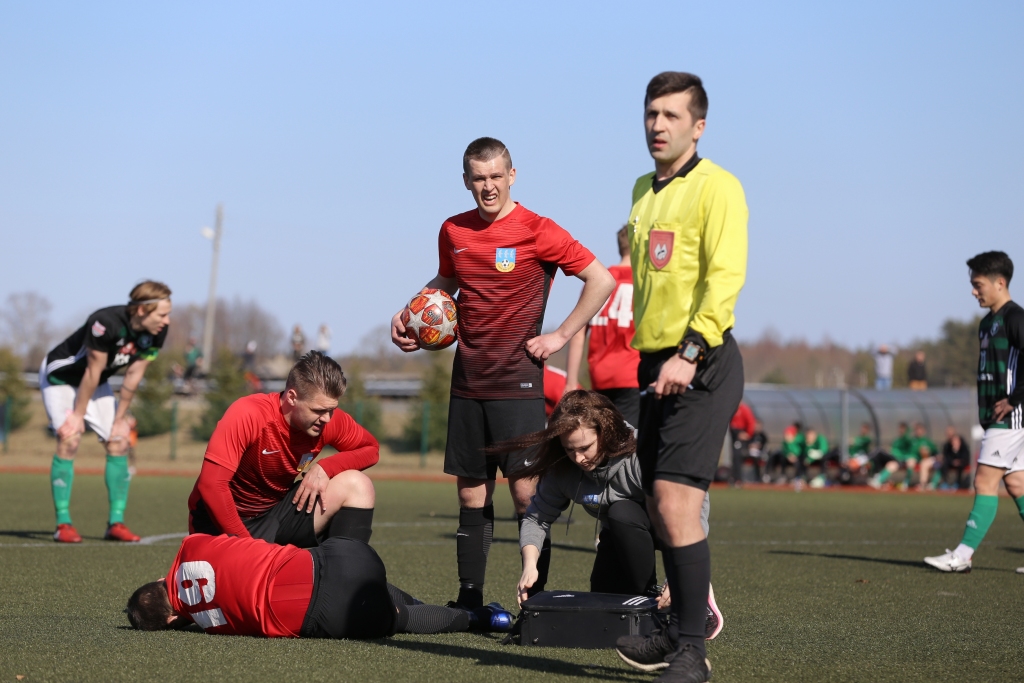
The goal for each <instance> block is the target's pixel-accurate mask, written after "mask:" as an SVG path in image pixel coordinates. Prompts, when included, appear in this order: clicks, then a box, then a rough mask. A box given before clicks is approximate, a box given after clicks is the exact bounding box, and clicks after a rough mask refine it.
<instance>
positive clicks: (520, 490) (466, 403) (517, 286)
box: [391, 138, 615, 608]
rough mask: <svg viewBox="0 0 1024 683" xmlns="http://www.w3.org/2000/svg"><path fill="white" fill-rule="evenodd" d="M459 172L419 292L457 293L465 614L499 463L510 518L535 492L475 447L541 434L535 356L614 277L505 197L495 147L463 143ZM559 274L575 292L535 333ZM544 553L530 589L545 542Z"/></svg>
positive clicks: (453, 447)
mask: <svg viewBox="0 0 1024 683" xmlns="http://www.w3.org/2000/svg"><path fill="white" fill-rule="evenodd" d="M462 170H463V174H462V179H463V183H464V184H465V186H466V189H467V190H469V191H470V192H471V193H472V195H473V199H474V200H475V202H476V208H475V209H473V210H470V211H467V212H465V213H461V214H459V215H457V216H452V217H451V218H449V219H447V220H446V221H445V222H444V223H443V224H442V226H441V232H440V235H439V236H438V253H439V260H440V265H439V267H438V271H437V276H436V277H435V278H434V279H433V280H431V281H430V282H428V283H427V285H426V286H427V287H428V288H436V289H443V290H444V291H446V292H448V293H449V294H452V295H454V294H455V292H456V291H458V292H459V295H458V303H459V346H458V350H457V351H456V353H455V365H454V368H453V370H452V387H451V402H450V404H449V409H448V445H447V447H446V449H445V456H444V461H445V463H444V471H445V472H446V473H448V474H452V475H455V476H456V477H457V482H456V484H457V486H458V493H459V506H460V510H459V529H458V532H457V533H456V547H457V551H458V567H459V596H458V598H457V599H456V603H457V604H459V605H461V606H463V607H467V608H473V607H477V606H479V605H481V604H482V603H483V584H484V577H485V573H486V569H487V553H488V550H489V549H490V545H491V536H492V534H493V530H494V506H493V505H492V504H491V496H492V494H493V492H494V481H495V477H496V475H497V469H498V467H500V468H501V471H502V472H503V473H504V474H505V476H507V477H508V479H509V490H510V491H511V493H512V501H513V504H514V505H515V509H516V513H517V514H518V515H519V516H520V518H521V516H522V514H523V513H524V512H525V511H526V508H527V506H528V505H529V503H530V498H531V497H532V496H533V494H534V490H535V488H536V482H535V481H534V480H533V479H520V478H517V477H516V476H515V473H516V471H517V470H518V469H519V468H520V467H521V466H522V462H523V459H524V457H527V456H525V455H524V454H523V453H513V454H509V455H506V456H504V457H503V458H501V460H500V462H499V461H496V460H488V459H487V457H486V456H485V455H484V448H485V447H487V446H490V445H492V444H495V443H498V442H500V441H505V440H507V439H512V438H515V437H517V436H522V435H523V434H527V433H530V432H535V431H540V430H541V429H543V428H544V424H545V415H544V384H543V376H544V361H545V360H547V358H548V356H550V355H551V354H552V353H555V352H556V351H558V350H559V349H561V348H562V347H563V346H564V345H565V344H566V343H567V342H568V341H569V339H571V338H572V336H573V335H574V334H576V332H577V331H579V330H580V329H581V328H582V327H583V326H584V325H585V324H586V322H587V321H588V320H589V319H590V318H591V317H592V316H593V315H594V314H595V313H597V311H598V309H600V308H601V305H602V304H603V303H604V301H605V299H607V297H608V294H609V293H611V291H612V288H613V287H614V286H615V280H614V278H612V276H611V275H610V274H609V273H608V270H607V269H606V268H605V267H604V266H602V265H601V263H600V262H598V261H597V260H596V259H595V258H594V255H593V254H591V253H590V252H589V251H588V250H587V249H586V248H584V247H583V246H582V245H581V244H580V243H579V242H577V241H576V240H575V239H573V237H572V235H570V234H569V233H568V232H566V231H565V230H564V229H563V228H561V227H560V226H559V225H558V224H556V223H555V222H554V221H552V220H551V219H549V218H544V217H542V216H538V215H537V214H535V213H533V212H532V211H530V210H529V209H526V208H525V207H523V206H521V205H519V204H517V203H516V202H514V201H512V196H511V189H512V185H513V183H515V179H516V170H515V168H514V167H513V166H512V156H511V154H510V153H509V151H508V148H507V147H505V145H504V144H503V143H502V142H501V141H499V140H495V139H494V138H479V139H477V140H474V141H473V142H471V143H470V144H469V146H468V147H467V148H466V151H465V153H464V154H463V158H462ZM559 268H561V270H562V272H563V273H565V274H566V275H575V276H576V277H578V278H579V279H580V280H582V281H583V293H582V294H581V295H580V299H579V301H578V302H577V303H576V307H575V308H573V310H572V312H571V313H570V314H569V317H567V318H566V319H565V321H563V322H562V324H561V325H559V326H558V329H556V330H555V331H554V332H550V333H548V334H541V326H542V324H543V322H544V308H545V306H546V304H547V297H548V291H549V289H550V287H551V281H552V279H553V278H554V276H555V271H556V270H557V269H559ZM400 315H401V311H399V312H398V313H396V314H395V316H394V318H392V320H391V341H392V342H394V343H395V345H397V346H398V348H400V349H401V350H402V351H405V352H411V351H415V350H416V349H417V348H418V346H417V343H416V340H415V339H413V338H412V337H411V336H409V335H408V334H407V333H406V329H405V326H404V325H403V324H402V321H401V319H400ZM545 547H546V550H542V553H541V572H542V576H541V580H540V581H539V582H538V583H539V584H540V585H541V586H543V579H544V578H545V576H544V573H545V567H546V566H547V562H548V561H549V558H550V542H546V543H545ZM537 590H543V588H542V587H541V588H537Z"/></svg>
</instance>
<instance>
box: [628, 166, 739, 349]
mask: <svg viewBox="0 0 1024 683" xmlns="http://www.w3.org/2000/svg"><path fill="white" fill-rule="evenodd" d="M653 181H654V173H648V174H647V175H645V176H641V177H640V178H639V179H638V180H637V181H636V185H634V186H633V210H632V212H631V213H630V215H629V239H630V247H631V252H630V260H631V261H632V263H633V283H634V288H633V321H634V323H635V325H636V335H635V336H634V337H633V347H634V348H636V349H638V350H640V351H646V352H653V351H659V350H661V349H665V348H669V347H672V346H677V345H678V344H679V343H680V342H681V341H682V339H683V335H684V334H685V333H686V330H687V328H690V329H692V330H694V331H695V332H699V333H700V334H702V335H703V336H704V339H705V340H706V341H707V343H708V345H709V346H710V347H715V346H719V345H720V344H721V343H722V335H723V334H725V331H726V330H728V329H729V328H731V327H732V326H733V325H734V324H735V320H736V319H735V317H734V316H733V309H734V308H735V307H736V299H737V298H738V297H739V293H740V289H742V288H743V282H744V280H745V279H746V275H747V200H746V197H744V194H743V186H742V185H740V182H739V180H737V179H736V177H735V176H733V175H732V174H731V173H729V172H728V171H726V170H725V169H723V168H722V167H720V166H718V165H716V164H714V163H712V162H711V161H709V160H708V159H701V160H700V161H699V162H698V163H697V165H696V166H695V167H694V168H693V170H692V171H690V172H689V173H687V174H686V175H685V177H677V178H675V179H673V180H672V181H671V182H670V183H669V184H668V185H667V186H665V187H664V188H662V189H661V190H660V191H659V192H657V193H655V192H654V190H653V187H652V185H653Z"/></svg>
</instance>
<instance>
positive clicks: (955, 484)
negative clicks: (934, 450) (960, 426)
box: [939, 425, 971, 489]
mask: <svg viewBox="0 0 1024 683" xmlns="http://www.w3.org/2000/svg"><path fill="white" fill-rule="evenodd" d="M970 470H971V449H970V448H969V447H968V446H967V443H966V442H965V441H964V437H962V436H960V434H958V433H957V431H956V427H954V426H953V425H950V426H948V427H946V443H944V444H942V464H941V468H940V475H939V476H940V479H939V482H940V488H946V487H950V488H956V489H964V488H968V486H967V478H966V477H964V472H967V473H970ZM951 472H952V473H955V476H956V479H954V480H953V481H952V482H950V480H949V475H950V473H951Z"/></svg>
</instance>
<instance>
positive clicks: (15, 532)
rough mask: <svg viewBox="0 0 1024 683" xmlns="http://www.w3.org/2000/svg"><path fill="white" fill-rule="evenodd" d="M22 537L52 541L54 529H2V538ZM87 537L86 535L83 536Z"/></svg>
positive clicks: (0, 533) (0, 530)
mask: <svg viewBox="0 0 1024 683" xmlns="http://www.w3.org/2000/svg"><path fill="white" fill-rule="evenodd" d="M4 536H7V537H9V538H20V539H23V540H26V541H52V540H53V530H52V529H51V530H49V531H46V530H44V531H27V530H23V529H0V538H3V537H4ZM82 538H85V536H82Z"/></svg>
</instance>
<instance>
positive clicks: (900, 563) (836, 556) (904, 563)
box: [768, 550, 1006, 572]
mask: <svg viewBox="0 0 1024 683" xmlns="http://www.w3.org/2000/svg"><path fill="white" fill-rule="evenodd" d="M768 553H769V554H771V555H799V556H802V557H827V558H829V559H831V560H857V561H859V562H876V563H878V564H890V565H894V566H897V567H915V568H917V569H925V570H927V571H929V572H933V571H936V570H935V569H934V568H933V567H929V566H928V565H926V564H925V563H924V562H923V561H920V560H919V561H915V560H893V559H890V558H887V557H868V556H867V555H843V554H840V553H806V552H801V551H799V550H769V551H768ZM972 569H973V570H974V571H981V572H1001V571H1006V570H1004V569H997V568H996V567H973V568H972Z"/></svg>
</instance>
